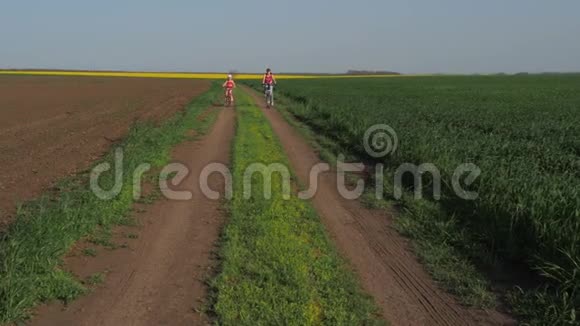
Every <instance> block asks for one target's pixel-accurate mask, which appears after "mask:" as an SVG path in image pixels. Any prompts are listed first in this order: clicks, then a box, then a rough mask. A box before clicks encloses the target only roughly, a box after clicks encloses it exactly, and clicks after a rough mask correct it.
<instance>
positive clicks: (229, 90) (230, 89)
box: [222, 75, 236, 104]
mask: <svg viewBox="0 0 580 326" xmlns="http://www.w3.org/2000/svg"><path fill="white" fill-rule="evenodd" d="M222 87H223V88H225V89H226V94H225V95H226V99H228V98H230V99H231V103H232V104H233V103H234V88H236V82H235V81H234V77H233V76H232V75H228V79H227V80H226V82H225V83H224V84H223V85H222Z"/></svg>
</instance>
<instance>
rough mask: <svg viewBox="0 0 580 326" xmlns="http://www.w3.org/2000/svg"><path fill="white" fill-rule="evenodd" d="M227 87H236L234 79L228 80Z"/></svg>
mask: <svg viewBox="0 0 580 326" xmlns="http://www.w3.org/2000/svg"><path fill="white" fill-rule="evenodd" d="M226 88H228V89H232V88H234V81H233V80H228V81H226Z"/></svg>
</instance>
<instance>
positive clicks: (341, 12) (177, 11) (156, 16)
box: [0, 0, 580, 73]
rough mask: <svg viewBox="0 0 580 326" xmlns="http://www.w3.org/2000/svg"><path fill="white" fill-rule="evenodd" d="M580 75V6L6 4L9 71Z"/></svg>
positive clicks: (450, 0) (439, 0) (540, 2)
mask: <svg viewBox="0 0 580 326" xmlns="http://www.w3.org/2000/svg"><path fill="white" fill-rule="evenodd" d="M266 66H271V67H272V68H273V69H274V70H275V71H288V72H343V71H346V70H347V69H386V70H394V71H401V72H405V73H422V72H424V73H434V72H447V73H472V72H482V73H491V72H518V71H531V72H540V71H572V70H573V71H580V1H579V0H553V1H548V0H486V1H481V0H422V1H418V0H398V1H391V0H376V1H372V0H358V1H352V0H334V1H331V0H292V1H277V0H272V1H263V0H262V1H255V0H246V1H222V0H212V1H203V2H202V1H193V0H168V1H158V0H139V1H137V0H99V1H79V0H75V1H73V0H52V1H40V0H39V1H30V0H19V1H15V0H0V67H1V68H60V69H114V70H153V71H154V70H163V71H227V70H230V69H237V70H239V71H262V70H264V68H265V67H266Z"/></svg>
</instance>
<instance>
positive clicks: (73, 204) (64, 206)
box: [0, 83, 221, 324]
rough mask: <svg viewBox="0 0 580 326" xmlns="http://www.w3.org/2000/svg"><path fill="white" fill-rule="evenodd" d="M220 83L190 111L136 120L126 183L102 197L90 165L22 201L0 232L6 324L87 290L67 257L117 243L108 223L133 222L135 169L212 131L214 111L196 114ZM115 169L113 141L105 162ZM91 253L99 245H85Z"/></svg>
mask: <svg viewBox="0 0 580 326" xmlns="http://www.w3.org/2000/svg"><path fill="white" fill-rule="evenodd" d="M219 95H221V88H220V87H219V85H218V84H217V83H214V85H213V86H212V88H211V89H210V90H209V91H208V92H207V93H205V94H203V95H201V96H199V97H197V98H195V99H193V100H192V102H191V103H190V104H189V105H188V106H187V108H186V110H184V111H183V112H179V113H177V114H176V115H175V116H173V117H172V118H170V119H168V120H166V121H165V122H163V123H161V124H153V123H148V122H143V123H137V124H135V125H134V126H132V127H131V129H130V131H129V132H128V134H127V136H126V138H125V139H124V140H123V141H122V142H121V143H119V144H117V145H116V146H114V147H121V148H122V149H123V152H124V158H123V166H122V171H123V178H122V185H123V186H122V190H121V192H120V194H119V195H118V196H116V197H115V198H113V199H111V200H109V201H103V200H100V199H99V198H97V197H96V196H95V195H94V194H93V193H92V192H91V190H90V188H89V182H88V181H89V172H84V173H82V174H79V175H77V176H74V177H71V178H67V179H65V180H63V181H62V182H60V183H59V184H58V185H57V187H58V189H59V191H58V192H57V193H56V194H52V195H45V196H43V197H41V198H39V199H37V200H34V201H31V202H29V203H26V204H25V205H22V206H21V207H20V208H19V209H18V211H17V217H16V220H15V222H14V223H12V224H11V225H10V226H9V227H8V228H7V230H6V232H5V233H3V234H2V235H1V238H0V324H2V323H8V322H13V321H19V320H23V319H26V318H27V317H28V316H29V313H30V309H31V308H32V307H34V306H35V305H37V304H39V303H41V302H45V301H49V300H53V299H59V300H63V301H65V302H66V301H69V300H72V299H74V298H75V297H77V296H79V295H81V294H82V293H84V292H85V291H86V288H85V286H83V283H82V281H80V280H77V279H75V277H74V276H73V275H71V274H70V273H68V272H66V271H65V270H63V269H62V266H61V262H62V257H63V256H64V255H65V254H66V253H67V252H68V251H69V250H70V249H71V247H72V246H73V245H74V243H75V242H77V241H78V240H81V239H83V238H85V237H88V238H87V239H88V240H89V241H90V242H92V243H94V244H99V245H104V246H105V247H110V246H112V245H113V244H111V243H110V237H108V236H107V235H108V234H110V232H109V230H110V228H111V227H112V226H114V225H131V224H133V222H131V218H130V217H129V213H130V211H131V209H132V204H133V202H134V201H133V198H132V194H133V172H134V171H135V169H136V168H137V166H139V165H140V164H142V163H150V164H151V166H152V167H153V168H155V167H160V166H162V165H164V164H165V163H167V162H168V161H169V159H170V150H171V148H172V147H173V146H174V145H176V144H178V143H179V142H181V141H183V140H184V139H186V137H187V136H186V132H187V131H188V130H190V129H195V130H196V132H197V134H198V135H201V134H203V133H205V132H206V131H207V130H208V129H209V127H210V126H211V125H212V123H213V121H215V117H216V114H215V112H214V113H212V114H210V115H209V116H210V118H207V119H204V120H202V121H200V120H198V119H197V117H198V116H199V115H200V114H202V113H203V112H205V111H206V110H207V109H208V108H210V107H211V105H212V103H213V102H214V101H215V100H216V98H217V96H219ZM102 162H109V163H110V164H111V167H112V168H111V170H114V168H115V163H114V148H113V149H111V152H110V153H109V154H107V155H106V156H105V157H104V158H103V159H102V160H101V161H100V162H98V163H102ZM99 184H100V186H101V187H102V188H103V189H111V188H112V186H113V184H114V173H113V172H112V171H108V172H105V173H103V174H102V175H101V177H100V179H99ZM85 254H87V255H92V252H90V251H87V252H85Z"/></svg>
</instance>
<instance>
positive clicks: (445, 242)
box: [248, 84, 499, 308]
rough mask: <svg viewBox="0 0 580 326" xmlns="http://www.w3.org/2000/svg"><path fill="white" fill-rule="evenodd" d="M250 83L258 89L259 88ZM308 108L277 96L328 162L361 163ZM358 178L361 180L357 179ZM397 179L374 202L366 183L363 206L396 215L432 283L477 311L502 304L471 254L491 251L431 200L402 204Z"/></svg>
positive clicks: (289, 117)
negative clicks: (301, 111)
mask: <svg viewBox="0 0 580 326" xmlns="http://www.w3.org/2000/svg"><path fill="white" fill-rule="evenodd" d="M248 85H249V86H251V87H254V88H255V89H256V90H259V88H258V87H256V84H248ZM304 105H305V104H303V103H298V102H296V101H293V100H291V99H289V98H287V97H284V96H283V95H280V94H277V109H278V111H279V112H280V113H281V114H282V116H283V117H284V118H285V120H286V121H288V122H289V124H290V125H292V126H293V127H294V128H295V129H296V130H297V131H298V132H299V133H300V134H301V135H302V136H303V137H304V138H305V139H306V140H307V141H308V142H309V143H310V144H311V146H312V147H313V148H314V149H315V150H316V151H317V152H318V154H319V156H320V158H321V159H322V160H323V161H326V162H327V163H329V164H331V165H332V166H335V165H336V158H337V155H338V154H339V153H340V154H342V155H344V156H345V157H346V160H347V161H348V160H352V161H361V159H360V158H357V156H356V154H354V153H352V152H351V151H349V150H348V149H345V148H343V147H341V146H340V145H339V144H338V143H337V142H335V141H333V140H332V139H330V138H328V137H326V136H325V135H322V134H320V133H316V131H315V129H314V126H311V125H309V124H308V121H302V120H300V119H299V118H298V117H297V116H295V115H294V114H293V113H292V111H293V109H296V108H295V106H304ZM363 161H364V160H363ZM356 178H358V176H357V177H354V179H356ZM351 179H352V178H351ZM347 180H348V179H347ZM392 180H393V175H392V174H389V171H385V185H384V188H385V196H384V198H383V199H377V198H375V187H374V184H373V180H366V184H367V185H368V186H367V188H366V189H365V193H364V194H363V196H362V197H361V198H360V201H361V203H362V204H364V205H365V206H367V207H369V208H371V209H382V210H388V211H391V212H393V211H394V212H396V214H395V216H394V222H395V227H396V228H397V230H398V231H399V232H400V233H401V234H403V235H404V236H406V237H408V238H410V239H411V240H412V244H413V249H414V251H415V253H416V254H417V256H418V257H419V259H420V260H421V262H422V263H423V265H424V266H425V268H426V269H427V271H428V272H429V273H430V275H431V276H432V277H433V279H434V280H435V281H437V282H438V283H439V284H440V285H442V286H443V287H444V288H445V289H446V290H447V291H448V292H450V293H452V294H454V295H456V296H457V297H458V299H460V300H461V302H462V303H463V304H466V305H469V306H474V307H478V308H490V307H493V306H496V305H498V304H499V303H498V300H497V298H496V296H495V294H494V293H493V291H492V289H491V285H490V282H489V281H488V280H487V278H486V276H485V275H484V273H482V272H481V271H479V270H478V268H477V267H476V266H475V265H474V264H473V263H472V259H473V257H471V256H470V255H476V254H479V255H480V256H479V257H478V259H481V258H482V257H484V256H485V259H490V258H489V257H487V255H486V253H485V252H484V253H482V252H481V251H477V250H476V249H480V248H473V245H472V244H473V242H472V241H471V240H470V238H469V236H468V235H467V234H466V233H465V232H463V231H462V230H461V228H460V227H459V225H458V224H457V222H456V221H455V219H454V218H453V216H449V215H446V214H443V213H442V211H441V210H440V209H439V208H438V207H436V203H433V202H430V201H428V200H426V199H421V200H416V199H414V198H412V197H411V196H408V195H404V196H403V198H402V199H401V200H399V201H396V200H394V196H393V193H392V189H394V187H393V183H392ZM389 190H390V191H389ZM458 248H464V249H465V248H468V249H469V250H467V249H466V250H460V249H458Z"/></svg>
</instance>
